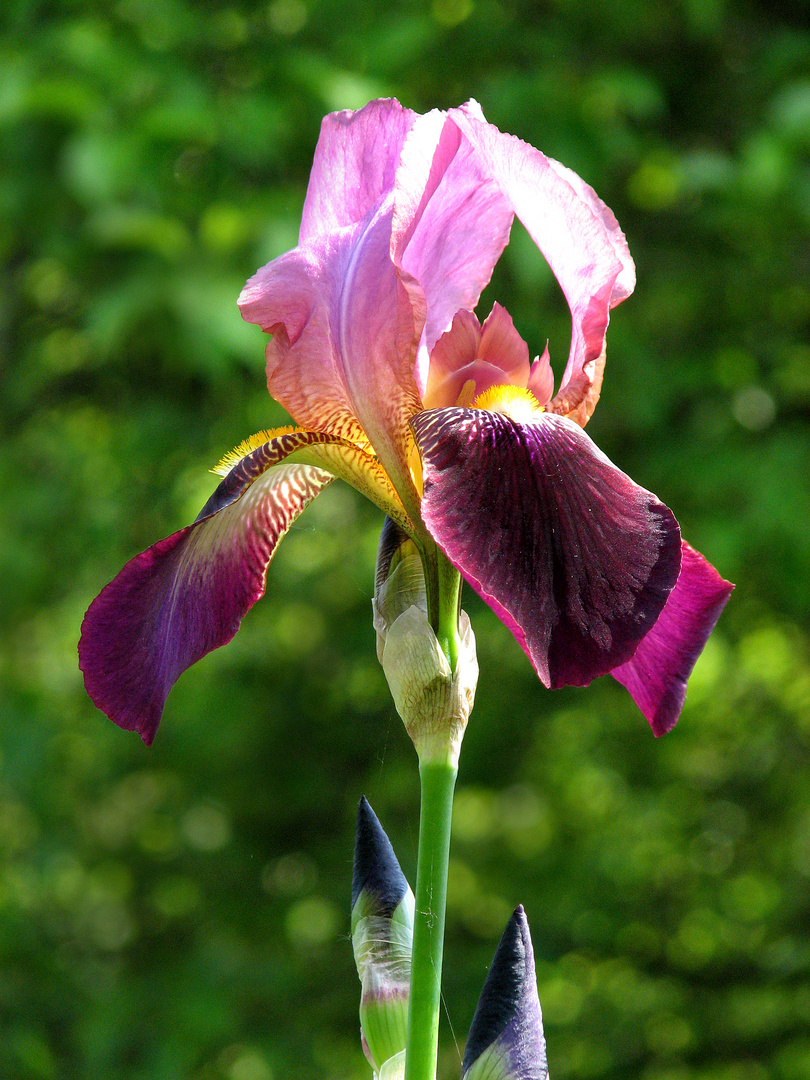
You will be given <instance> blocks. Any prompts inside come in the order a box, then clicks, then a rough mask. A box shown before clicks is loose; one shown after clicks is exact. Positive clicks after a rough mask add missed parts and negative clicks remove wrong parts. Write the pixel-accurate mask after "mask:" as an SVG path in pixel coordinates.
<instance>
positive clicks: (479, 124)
mask: <svg viewBox="0 0 810 1080" xmlns="http://www.w3.org/2000/svg"><path fill="white" fill-rule="evenodd" d="M449 116H450V117H451V118H452V120H453V121H454V122H455V123H456V124H457V125H458V127H459V128H460V130H461V131H462V132H463V134H464V136H465V138H466V139H467V140H469V142H470V144H471V145H472V146H473V147H474V148H475V150H476V152H477V153H478V155H480V158H481V160H482V161H483V162H484V163H485V165H486V169H487V171H488V172H489V175H490V176H492V177H493V179H495V180H496V182H497V183H498V185H499V187H500V188H501V190H502V191H503V192H504V193H505V195H506V197H507V198H508V200H509V202H510V205H511V207H512V209H513V211H514V212H515V213H516V214H517V216H518V217H519V218H520V220H521V221H522V222H523V224H524V225H525V226H526V229H527V231H528V232H529V235H530V236H531V237H532V239H533V240H534V242H535V243H536V244H537V246H538V247H539V248H540V250H541V252H542V253H543V255H544V256H545V258H546V260H547V261H548V263H549V265H550V266H551V269H552V270H553V272H554V275H555V277H556V278H557V280H558V281H559V283H560V286H561V288H562V290H563V292H564V294H565V297H566V299H567V301H568V306H569V308H570V309H571V317H572V324H573V325H572V338H571V350H570V353H569V356H568V364H567V366H566V369H565V374H564V376H563V380H562V385H561V388H560V393H559V394H558V395H557V399H558V400H557V399H555V401H556V402H557V404H556V406H555V407H554V411H556V412H561V413H564V414H565V415H571V416H572V418H573V419H575V420H576V421H577V422H578V423H580V424H583V425H584V423H585V422H586V421H587V419H588V417H589V416H590V414H591V412H592V411H593V406H594V404H595V399H596V397H598V389H599V384H600V382H601V372H602V367H603V366H604V351H605V333H606V331H607V325H608V317H609V311H610V309H611V308H612V307H614V306H615V305H616V304H618V303H619V302H620V301H621V300H623V299H625V298H626V297H627V296H629V295H630V293H631V292H632V291H633V286H634V284H635V269H634V266H633V260H632V259H631V257H630V252H629V250H628V248H627V243H626V241H625V239H624V235H623V234H622V232H621V230H620V228H619V226H618V224H617V222H616V218H615V217H614V216H613V213H612V212H611V211H610V210H609V209H608V207H607V206H605V204H604V203H603V202H602V201H601V200H600V199H599V198H598V196H597V195H596V193H595V192H594V191H593V190H592V189H591V188H590V187H588V185H587V184H586V183H585V182H584V181H583V180H581V179H580V178H579V177H578V176H577V175H576V174H575V173H573V172H571V171H570V170H569V169H566V168H565V167H564V166H562V165H560V164H559V163H558V162H556V161H553V160H551V159H550V158H547V157H546V156H545V155H544V154H541V153H540V151H539V150H535V148H534V147H533V146H529V145H528V144H527V143H525V142H522V141H521V140H520V139H517V138H515V137H514V136H512V135H505V134H503V132H500V131H499V130H498V129H497V128H496V127H493V126H492V125H491V124H488V123H486V121H485V120H484V119H483V117H482V116H481V115H480V112H476V111H475V110H474V109H473V108H471V107H470V106H468V105H466V106H463V107H462V108H461V109H453V110H451V111H450V113H449Z"/></svg>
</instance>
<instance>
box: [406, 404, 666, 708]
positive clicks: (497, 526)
mask: <svg viewBox="0 0 810 1080" xmlns="http://www.w3.org/2000/svg"><path fill="white" fill-rule="evenodd" d="M411 424H412V427H413V430H414V433H415V435H416V440H417V443H418V445H419V449H420V451H421V453H422V464H423V473H424V494H423V498H422V518H423V520H424V522H425V524H426V525H427V527H428V529H429V530H430V532H431V534H432V535H433V537H434V539H435V540H436V541H437V542H438V544H439V545H440V546H441V548H442V549H443V550H444V551H445V553H446V554H447V556H448V558H449V559H450V561H451V562H452V563H453V564H454V565H455V566H456V567H457V568H458V569H459V570H460V571H461V573H462V574H463V575H464V577H465V578H466V579H467V581H469V583H470V584H471V585H472V586H473V588H474V589H475V590H476V591H477V592H478V593H479V594H480V595H481V596H482V597H483V599H484V600H485V601H486V602H487V603H488V604H489V605H490V607H491V608H492V609H493V610H494V611H495V612H496V614H497V615H498V616H499V617H500V618H501V619H502V620H503V622H504V623H505V624H506V625H507V626H508V627H509V629H510V630H511V631H512V633H513V634H514V635H515V637H516V638H517V640H518V641H519V642H520V644H521V645H522V647H523V648H524V649H525V651H526V653H527V655H528V656H529V658H530V660H531V661H532V664H533V665H534V668H535V670H536V671H537V674H538V675H539V676H540V678H541V680H542V681H543V683H544V684H545V685H546V686H549V687H552V688H556V687H560V686H584V685H586V684H587V683H589V682H590V681H591V679H593V678H595V677H596V676H597V675H604V674H606V673H607V672H609V671H611V670H612V669H613V668H615V667H617V666H618V665H619V664H623V663H625V661H627V660H629V659H630V658H631V656H632V655H633V653H634V652H635V650H636V648H637V647H638V643H639V641H640V640H641V639H642V638H643V637H644V635H645V634H647V633H649V631H650V629H651V627H652V626H653V624H654V623H655V620H656V619H657V618H658V616H659V614H660V613H661V611H662V609H663V607H664V604H665V603H666V600H667V596H668V595H669V593H670V590H671V589H672V588H673V586H674V585H675V582H676V581H677V579H678V573H679V571H680V564H681V541H680V530H679V528H678V523H677V521H676V520H675V518H674V517H673V515H672V513H671V511H670V510H668V509H667V507H666V506H664V505H663V503H661V502H659V501H658V499H656V497H655V496H654V495H652V494H650V492H649V491H645V490H644V488H641V487H639V486H638V485H637V484H634V483H633V481H632V480H630V478H629V477H628V476H626V475H625V474H624V473H623V472H621V471H620V470H619V469H617V468H616V467H615V465H613V464H612V463H611V462H610V461H608V459H607V458H606V457H605V456H604V455H603V454H602V453H601V452H600V451H599V450H598V449H597V447H596V446H595V445H594V444H593V443H592V442H591V440H590V439H589V438H588V436H587V435H586V434H585V433H584V432H583V431H582V429H581V428H579V427H578V426H577V425H576V424H575V423H573V421H570V420H567V419H565V418H564V417H560V416H556V415H553V414H551V413H543V414H540V415H538V417H537V420H536V421H533V422H531V423H528V424H520V423H517V422H515V421H514V420H511V419H510V418H509V417H507V416H504V415H501V414H499V413H494V412H488V411H484V410H480V409H434V410H431V411H427V412H423V413H420V414H419V415H418V416H416V417H414V419H413V420H412V422H411Z"/></svg>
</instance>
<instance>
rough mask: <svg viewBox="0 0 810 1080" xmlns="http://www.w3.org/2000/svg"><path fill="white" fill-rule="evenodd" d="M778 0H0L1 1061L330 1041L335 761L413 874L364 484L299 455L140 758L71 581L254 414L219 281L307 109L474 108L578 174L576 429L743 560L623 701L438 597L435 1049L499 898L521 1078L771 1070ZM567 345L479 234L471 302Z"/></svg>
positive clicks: (787, 782) (165, 1062)
mask: <svg viewBox="0 0 810 1080" xmlns="http://www.w3.org/2000/svg"><path fill="white" fill-rule="evenodd" d="M807 16H808V8H807V5H806V4H804V3H801V2H796V3H795V4H791V3H789V2H787V0H785V2H779V0H758V2H757V0H671V2H668V3H663V2H661V0H612V2H610V3H608V2H607V0H547V2H539V3H530V2H525V3H507V2H500V3H499V2H497V0H435V2H434V3H432V4H421V3H416V2H409V0H385V2H382V0H354V2H347V3H342V4H341V3H329V2H327V0H272V2H270V3H265V2H262V3H255V2H252V0H243V2H239V0H236V2H228V0H222V2H219V0H207V2H200V3H192V2H191V0H120V2H117V3H113V2H110V3H104V2H101V0H98V2H92V0H52V2H45V0H42V2H38V0H6V3H5V5H4V7H3V14H2V15H0V19H2V25H3V34H2V39H1V40H0V252H2V257H3V271H2V273H3V278H2V296H0V360H1V361H2V405H1V408H0V416H1V421H0V422H1V423H2V440H3V452H2V458H1V459H0V469H2V482H1V483H0V575H1V577H0V579H1V580H2V582H3V585H2V588H0V609H1V610H2V646H1V649H2V651H1V652H0V680H1V681H2V699H1V700H0V712H1V713H2V724H1V725H0V740H2V745H1V750H0V752H1V754H2V763H1V768H2V773H1V774H0V777H1V778H0V1076H2V1077H3V1078H8V1080H62V1078H64V1080H102V1078H104V1080H109V1078H126V1080H130V1078H131V1080H164V1078H165V1080H169V1078H171V1080H174V1078H182V1080H185V1078H188V1080H310V1078H312V1080H316V1078H320V1080H362V1078H364V1077H368V1075H369V1070H368V1067H367V1065H366V1063H365V1061H364V1059H363V1057H362V1055H361V1052H360V1049H359V1043H358V1037H357V1027H358V1022H357V1012H356V1010H357V1004H358V987H359V984H358V983H357V980H356V975H355V972H354V968H353V961H352V956H351V948H350V943H349V935H348V926H349V913H348V894H349V880H350V869H351V854H352V842H353V823H354V815H355V810H356V805H357V800H358V798H359V796H360V794H361V793H365V794H366V795H367V796H368V797H369V799H370V801H371V803H372V805H373V806H374V807H375V809H376V811H377V813H378V814H379V816H380V818H381V819H382V821H383V824H384V825H385V827H386V828H387V830H388V832H389V834H390V836H391V838H392V840H393V842H394V844H395V847H396V849H397V851H398V854H399V857H400V861H401V862H402V865H403V868H404V869H405V871H406V873H407V875H408V876H409V877H410V879H411V880H413V875H414V861H415V848H416V820H417V805H418V790H417V777H416V770H415V758H414V754H413V751H412V748H411V746H410V744H409V742H408V740H407V737H406V735H405V733H404V730H403V729H402V726H401V724H400V721H399V720H398V718H397V716H396V714H395V713H394V710H393V708H392V705H391V702H390V700H389V696H388V693H387V688H386V686H385V683H384V680H383V677H382V674H381V671H380V669H379V667H378V665H377V661H376V658H375V652H374V635H373V632H372V628H371V606H370V593H371V587H372V577H373V562H374V553H375V548H376V542H377V535H378V532H379V527H380V524H381V521H380V516H379V514H378V513H377V511H375V510H374V509H373V508H372V507H371V506H370V505H367V504H364V503H363V502H362V501H361V500H360V499H359V498H356V497H355V495H354V493H353V492H352V491H351V490H350V489H348V488H346V487H341V486H339V485H333V487H332V488H330V489H329V491H328V492H326V493H325V494H324V495H323V496H322V497H321V498H320V499H319V500H317V502H316V503H315V504H314V505H313V506H312V508H311V509H309V510H308V511H307V513H306V514H305V515H304V516H303V517H302V518H301V519H300V521H299V523H298V524H297V525H296V526H295V527H294V529H293V530H292V532H291V535H290V536H289V538H288V539H287V540H286V541H285V543H284V544H283V545H282V547H281V550H280V553H279V555H278V557H277V559H276V561H275V562H274V564H273V566H272V568H271V572H270V575H269V588H268V596H267V597H266V599H265V600H264V601H263V602H262V603H260V604H259V605H257V607H256V608H255V609H254V610H253V611H252V612H251V614H250V615H249V616H248V617H247V618H246V619H245V623H244V626H243V629H242V630H241V632H240V634H239V635H238V636H237V638H236V639H235V640H234V642H233V643H232V644H231V645H230V646H229V647H228V648H227V649H223V650H221V651H219V652H217V653H215V654H213V655H211V656H209V657H208V658H207V659H206V660H204V661H203V662H202V663H200V664H199V665H198V666H197V667H196V668H194V669H192V670H191V671H190V672H189V673H188V674H186V675H185V676H184V677H183V678H182V679H181V680H180V682H179V684H178V686H177V688H176V690H175V691H174V693H173V694H172V696H171V698H170V700H169V703H168V707H167V711H166V715H165V717H164V721H163V724H162V726H161V729H160V732H159V734H158V737H157V739H156V742H155V744H154V746H153V748H152V749H151V750H147V749H145V748H144V747H143V746H142V744H141V742H140V740H139V739H138V738H137V736H135V735H132V734H129V733H125V732H122V731H119V730H118V729H117V728H115V727H114V726H113V725H112V724H110V723H109V722H108V721H107V720H106V719H105V718H104V717H103V716H102V715H101V714H100V713H98V712H97V711H96V710H95V709H94V707H93V706H92V704H91V702H90V701H89V700H88V699H87V698H86V696H85V695H84V692H83V687H82V682H81V678H80V675H79V672H78V670H77V662H76V640H77V638H78V634H79V626H80V623H81V618H82V614H83V611H84V609H85V608H86V606H87V604H88V603H89V602H90V600H91V599H92V598H93V597H94V596H95V594H96V593H97V592H98V591H99V589H100V588H101V587H102V586H103V585H104V584H105V583H106V582H107V581H108V580H109V579H110V578H111V577H112V576H113V575H114V574H115V573H116V572H117V570H118V569H119V568H120V566H121V565H122V564H123V563H124V561H125V560H126V559H128V558H129V557H130V556H131V555H133V554H134V553H135V552H137V551H139V550H141V549H142V548H144V547H146V546H148V545H149V544H150V543H152V542H153V541H154V540H156V539H157V538H159V537H161V536H164V535H166V534H168V533H170V532H172V531H173V530H175V529H177V528H178V527H180V526H181V525H183V524H185V523H187V522H188V521H190V520H191V519H192V518H193V517H194V516H195V515H196V513H197V511H198V510H199V508H200V507H201V505H202V504H203V502H204V501H205V499H206V498H207V495H208V494H209V492H210V491H211V490H212V489H213V486H214V484H215V483H216V480H215V478H214V477H212V476H211V475H210V473H209V472H208V471H207V470H208V469H209V468H210V467H212V466H213V465H214V464H215V463H216V462H217V461H218V459H219V458H220V456H221V455H222V454H223V453H224V452H225V451H227V450H228V449H230V448H231V447H232V446H233V445H235V444H236V443H238V442H239V441H240V440H241V439H243V438H245V437H246V436H247V435H249V434H251V433H252V432H253V431H255V430H258V429H260V428H264V427H268V426H272V425H275V424H278V423H281V422H283V419H284V418H283V415H282V414H281V411H280V410H279V409H278V407H277V406H275V405H274V403H273V402H271V401H270V399H269V398H268V396H267V393H266V389H265V387H264V377H263V335H262V334H261V332H260V331H259V330H258V329H257V328H256V327H250V326H247V325H245V324H243V323H242V321H241V319H240V317H239V315H238V312H237V310H236V307H235V300H236V297H237V295H238V292H239V289H240V288H241V286H242V284H243V282H244V280H245V279H246V278H247V277H248V276H249V275H250V274H252V273H253V271H254V270H255V269H256V268H257V267H258V266H259V265H260V264H262V263H264V262H266V261H268V260H269V259H270V258H272V257H274V256H275V255H278V254H279V253H281V252H282V251H284V250H286V249H287V248H289V247H291V246H293V245H294V243H295V239H296V232H297V225H298V218H299V214H300V208H301V205H302V201H303V197H304V192H305V186H306V182H307V176H308V171H309V166H310V162H311V157H312V152H313V148H314V145H315V141H316V138H317V134H318V127H319V123H320V119H321V116H322V115H323V114H324V113H325V112H327V111H329V110H332V109H335V108H344V107H349V108H354V107H358V106H360V105H362V104H364V103H365V102H366V101H367V100H368V99H369V98H371V97H374V96H378V95H388V94H394V95H396V96H398V97H399V98H400V99H401V100H402V101H403V102H404V103H405V104H407V105H409V106H411V107H413V108H416V109H418V110H420V111H424V110H426V109H429V108H432V107H434V106H439V107H445V106H451V105H455V104H459V103H460V102H461V101H463V100H465V99H467V98H468V97H470V96H474V97H475V98H477V99H478V100H479V101H480V102H481V103H482V106H483V108H484V111H485V113H486V115H487V117H488V118H489V119H490V120H491V121H493V122H494V123H496V124H498V125H499V126H500V127H501V128H503V129H505V130H508V131H511V132H513V133H515V134H518V135H520V136H522V137H523V138H524V139H527V140H528V141H530V142H532V143H533V144H535V145H537V146H539V147H541V148H542V149H543V150H544V151H546V152H547V153H548V154H550V155H552V156H554V157H556V158H558V159H560V160H561V161H563V162H565V163H566V164H567V165H569V166H570V167H572V168H573V169H575V170H576V171H577V172H579V173H580V174H581V175H582V176H583V177H585V178H586V179H587V180H588V181H589V182H590V183H591V184H592V185H593V186H594V187H595V188H596V190H597V191H598V192H599V194H600V195H601V196H602V197H603V198H604V199H605V200H606V201H607V203H608V204H609V205H610V206H611V207H612V208H613V209H614V210H615V212H616V214H617V216H618V218H619V221H620V222H621V224H622V226H623V228H624V229H625V231H626V233H627V236H628V239H629V242H630V247H631V250H632V252H633V254H634V256H635V259H636V262H637V266H638V274H639V285H638V289H637V292H636V294H635V296H634V297H633V298H631V299H630V300H629V301H628V302H627V303H625V304H624V305H623V306H622V307H621V308H619V309H617V311H616V312H615V313H614V317H613V322H612V325H611V329H610V332H609V335H608V342H609V348H608V367H607V373H606V378H605V385H604V392H603V394H602V401H601V403H600V405H599V408H598V410H597V412H596V415H595V417H594V419H593V421H592V424H591V426H590V427H589V429H588V430H589V432H590V433H591V434H592V435H593V437H594V438H595V439H596V440H597V442H598V443H599V444H600V445H601V447H602V448H603V449H604V450H605V451H606V452H607V453H608V454H609V455H610V457H611V458H613V459H614V461H616V462H617V464H619V465H621V466H622V467H623V468H624V469H626V470H627V471H628V472H629V473H630V474H631V475H632V476H633V477H634V478H635V479H636V480H637V481H638V482H640V483H642V484H643V485H644V486H646V487H648V488H650V489H652V490H654V491H655V492H657V493H658V494H659V495H660V496H661V497H662V498H663V499H664V500H665V501H666V502H667V503H668V504H669V505H670V506H672V507H673V509H674V510H675V512H676V514H677V515H678V517H679V519H680V521H681V524H682V527H683V531H684V534H685V535H686V536H687V537H688V538H689V540H690V541H691V542H692V543H693V544H694V545H695V546H696V547H698V548H699V549H700V550H702V551H703V552H704V553H705V554H706V555H707V556H708V557H709V558H710V559H711V561H712V562H714V563H715V564H716V565H717V567H718V568H719V569H720V570H721V571H722V573H723V574H724V575H725V576H726V577H729V578H731V579H732V580H734V581H736V582H737V586H738V588H737V592H736V593H735V595H734V597H733V598H732V601H731V603H730V605H729V607H728V609H727V611H726V613H725V615H724V616H723V618H722V620H721V623H720V627H719V629H718V630H717V632H716V634H715V635H714V637H713V638H712V639H711V641H710V643H709V647H708V648H707V650H706V653H705V655H704V657H703V659H702V660H701V661H700V664H699V666H698V668H697V670H696V672H695V675H694V677H693V679H692V682H691V684H690V692H689V697H688V700H687V704H686V708H685V710H684V713H683V717H682V719H681V721H680V723H679V725H678V726H677V728H676V729H675V731H674V732H673V733H672V734H670V735H669V736H667V737H666V738H664V739H662V740H660V741H656V740H654V739H653V737H652V736H651V734H650V732H649V730H648V728H647V726H646V724H645V722H644V720H643V719H642V717H641V716H640V714H639V713H638V712H637V711H636V709H635V707H634V706H633V704H632V702H631V701H630V699H629V697H628V696H627V695H626V694H625V692H624V691H623V690H622V689H621V688H620V687H619V686H618V685H617V684H615V683H613V682H612V680H610V679H603V680H599V681H598V682H597V683H595V684H594V685H593V686H592V687H591V688H590V689H588V690H567V691H561V692H558V693H556V694H549V693H547V692H545V691H544V690H543V689H542V687H541V686H540V684H539V683H538V682H537V680H536V679H535V677H534V675H533V674H532V672H531V670H530V668H529V664H528V661H527V660H526V658H525V657H524V655H523V653H522V652H521V650H520V649H519V647H518V646H517V645H516V644H515V642H514V641H513V640H512V639H511V637H510V635H509V634H508V632H507V631H506V630H505V629H504V628H503V627H502V626H501V624H500V623H499V622H498V621H497V620H496V619H495V618H494V617H493V616H492V615H491V614H490V613H489V612H488V610H487V609H486V608H485V607H484V606H483V605H482V604H481V603H480V602H479V601H478V600H477V598H476V597H474V596H473V595H471V594H470V593H469V591H468V592H467V593H466V594H465V607H466V608H467V609H468V610H469V611H470V613H471V616H472V619H473V625H474V628H475V631H476V634H477V637H478V651H479V659H480V664H481V681H480V687H479V692H478V700H477V704H476V708H475V711H474V714H473V718H472V721H471V724H470V727H469V730H468V733H467V738H466V741H465V746H464V752H463V754H462V763H461V773H460V781H459V793H458V803H457V814H456V823H455V835H454V844H453V864H452V872H451V886H450V890H451V892H450V901H449V904H450V906H449V915H448V941H447V948H446V956H447V967H446V980H445V996H446V1001H447V1016H446V1018H445V1021H444V1028H443V1034H442V1059H441V1067H440V1075H441V1078H442V1080H448V1078H451V1077H454V1076H456V1077H457V1076H458V1075H459V1050H463V1044H464V1037H465V1034H466V1031H467V1028H468V1026H469V1022H470V1019H471V1016H472V1012H473V1010H474V1007H475V1003H476V1000H477V997H478V993H479V990H480V987H481V984H482V982H483V979H484V975H485V972H486V969H487V965H488V964H489V961H490V959H491V956H492V953H493V951H494V948H495V944H496V942H497V939H498V937H499V935H500V933H501V931H502V929H503V926H504V924H505V922H506V920H507V918H508V916H509V914H510V912H511V910H512V908H513V907H514V905H515V904H517V903H518V902H522V903H523V904H524V905H525V906H526V909H527V912H528V916H529V920H530V923H531V927H532V933H533V936H534V942H535V948H536V952H537V965H538V982H539V988H540V996H541V1001H542V1004H543V1007H544V1011H545V1019H546V1034H547V1038H548V1042H549V1061H550V1065H551V1072H552V1076H553V1077H555V1080H569V1078H570V1080H580V1078H582V1080H591V1078H593V1080H620V1078H621V1080H806V1078H807V1077H808V1076H810V1034H808V1032H809V1031H810V933H809V932H808V928H809V927H810V783H809V782H808V781H809V780H810V771H808V747H809V746H810V658H809V657H808V634H807V616H808V609H809V608H810V597H809V596H808V593H809V591H810V528H809V527H808V521H809V519H810V492H809V491H808V487H810V479H809V477H810V446H809V444H808V423H807V421H808V406H809V405H810V346H808V334H807V332H808V326H809V325H810V288H808V282H809V281H810V276H809V274H808V271H810V243H808V239H809V235H810V229H809V228H808V226H810V169H809V168H808V150H810V79H808V72H810V36H808V31H807V25H808V23H807ZM494 298H497V299H499V300H501V301H502V302H503V303H504V304H505V305H506V306H507V308H508V309H509V310H510V312H511V313H512V314H513V316H514V318H515V322H516V324H517V326H518V327H519V329H520V330H521V332H522V334H523V336H524V337H525V338H526V339H527V340H528V341H529V345H530V348H531V349H532V351H533V353H536V352H539V351H540V350H541V349H542V347H543V345H544V343H545V341H546V338H550V340H551V351H552V360H553V361H554V360H556V365H557V374H558V376H559V374H560V372H561V368H562V366H563V364H564V359H565V355H566V352H567V342H568V334H569V328H568V318H567V312H566V310H565V307H564V305H563V303H562V301H561V297H560V294H559V290H558V289H557V286H556V284H555V283H554V281H553V279H552V278H551V276H550V274H549V272H548V271H547V269H546V268H545V265H544V264H543V262H542V260H541V258H540V257H539V255H538V254H537V253H536V251H535V250H534V249H533V248H532V246H531V244H530V243H529V242H528V241H527V240H526V237H525V234H522V232H521V231H520V229H518V228H517V227H516V228H515V230H514V234H513V242H512V244H511V245H510V247H509V249H508V251H507V253H506V255H505V256H504V259H503V260H502V262H501V264H500V265H499V266H498V268H497V270H496V274H495V278H494V282H493V286H492V287H491V289H489V290H488V292H487V296H486V297H485V300H486V306H485V307H484V310H483V313H484V314H486V312H487V311H488V310H489V303H490V302H491V300H492V299H494Z"/></svg>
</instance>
